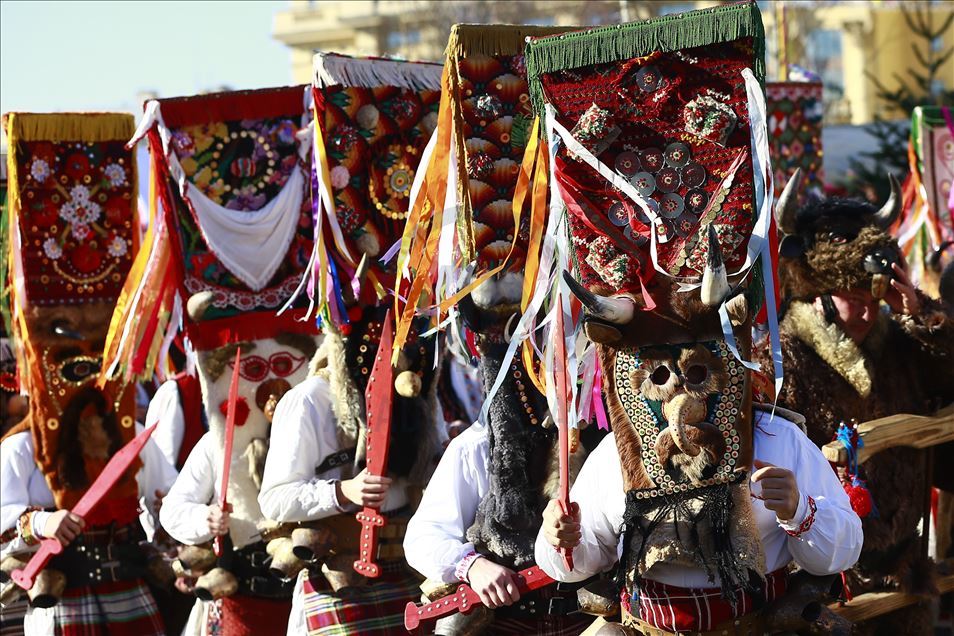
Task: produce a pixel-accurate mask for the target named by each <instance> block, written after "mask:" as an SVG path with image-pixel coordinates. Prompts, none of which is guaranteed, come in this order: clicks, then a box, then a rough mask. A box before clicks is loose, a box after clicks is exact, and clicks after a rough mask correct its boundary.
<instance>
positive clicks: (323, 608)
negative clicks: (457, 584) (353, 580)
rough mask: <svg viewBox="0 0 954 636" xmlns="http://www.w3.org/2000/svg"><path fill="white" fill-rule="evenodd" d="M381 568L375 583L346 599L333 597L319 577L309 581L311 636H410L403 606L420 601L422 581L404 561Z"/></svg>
mask: <svg viewBox="0 0 954 636" xmlns="http://www.w3.org/2000/svg"><path fill="white" fill-rule="evenodd" d="M381 569H382V572H381V576H379V577H378V578H377V579H373V581H374V582H373V583H369V584H368V585H367V586H366V587H361V588H356V589H355V590H354V593H352V594H350V595H347V596H339V595H336V594H334V592H332V590H331V589H330V588H329V587H328V585H327V583H326V582H325V580H324V579H323V578H321V577H320V576H313V577H310V578H306V579H305V581H304V590H305V603H304V609H305V621H306V625H307V627H308V636H347V635H350V634H361V635H362V636H372V635H374V636H407V630H406V629H404V607H405V605H407V604H408V603H409V602H417V601H418V600H419V599H420V596H421V590H420V588H419V587H418V586H419V585H420V578H419V577H417V576H416V575H415V574H413V573H412V572H411V570H410V568H409V567H408V566H407V564H405V563H404V562H394V564H393V565H392V564H383V567H382V568H381Z"/></svg>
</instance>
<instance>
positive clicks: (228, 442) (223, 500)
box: [212, 347, 242, 557]
mask: <svg viewBox="0 0 954 636" xmlns="http://www.w3.org/2000/svg"><path fill="white" fill-rule="evenodd" d="M241 361H242V348H241V347H239V348H238V349H236V350H235V364H234V365H233V366H232V381H231V384H229V401H228V406H227V409H228V410H227V412H226V414H225V459H223V460H222V486H221V488H220V489H219V500H220V501H219V503H220V505H221V506H222V511H223V512H225V511H226V510H228V506H229V502H228V492H229V473H230V472H231V468H232V440H234V439H235V407H236V406H237V405H238V379H239V365H240V363H241ZM228 536H229V534H226V535H225V537H228ZM224 541H225V538H224V537H223V535H219V536H217V537H215V539H214V540H213V541H212V551H213V552H215V556H217V557H220V556H222V552H223V545H224Z"/></svg>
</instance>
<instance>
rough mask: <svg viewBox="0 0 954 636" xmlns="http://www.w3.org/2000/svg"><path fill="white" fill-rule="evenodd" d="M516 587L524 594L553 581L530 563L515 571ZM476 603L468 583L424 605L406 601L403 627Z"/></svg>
mask: <svg viewBox="0 0 954 636" xmlns="http://www.w3.org/2000/svg"><path fill="white" fill-rule="evenodd" d="M516 576H517V589H518V590H519V591H520V594H526V593H527V592H531V591H533V590H537V589H540V588H541V587H546V586H547V585H550V584H551V583H555V582H556V581H554V580H553V579H551V578H550V577H549V576H547V574H546V572H544V571H543V570H541V569H540V568H539V567H537V566H535V565H532V566H530V567H528V568H527V569H525V570H520V571H519V572H517V573H516ZM477 605H483V603H481V601H480V596H478V595H477V592H475V591H474V590H473V589H472V588H471V587H470V586H469V585H467V584H466V583H464V584H463V585H461V586H460V587H458V588H457V591H456V592H454V593H453V594H448V595H447V596H445V597H444V598H439V599H437V600H436V601H432V602H430V603H425V604H424V605H415V604H414V603H408V604H407V605H406V606H405V607H404V629H406V630H408V631H411V630H412V629H416V628H417V626H418V625H420V624H421V622H423V621H433V620H437V619H438V618H443V617H444V616H448V615H450V614H456V613H457V612H460V613H461V614H466V613H468V612H469V611H470V610H472V609H474V607H476V606H477Z"/></svg>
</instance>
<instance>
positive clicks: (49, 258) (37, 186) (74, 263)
mask: <svg viewBox="0 0 954 636" xmlns="http://www.w3.org/2000/svg"><path fill="white" fill-rule="evenodd" d="M21 146H22V147H21V151H20V152H18V153H17V164H18V174H19V175H20V177H19V179H20V183H19V187H20V193H21V194H20V196H21V201H22V208H21V216H20V223H21V225H20V229H21V232H22V234H23V239H24V240H23V244H24V259H25V262H24V271H25V272H26V283H27V284H26V287H27V296H28V297H29V298H30V301H31V302H35V303H38V304H44V303H62V302H69V303H75V302H82V301H83V300H92V299H112V298H115V296H116V294H118V293H119V289H120V288H121V286H122V282H123V280H124V278H125V276H126V272H127V271H128V269H129V266H130V265H131V262H132V259H131V255H130V254H129V253H128V252H129V245H130V244H131V238H132V233H133V231H135V230H137V229H138V228H134V225H133V219H134V211H135V202H134V199H133V190H132V178H131V172H130V171H131V166H132V165H133V164H132V155H131V153H130V152H129V151H127V150H126V149H125V148H124V146H123V142H122V141H118V140H117V141H113V142H97V143H81V142H63V143H53V142H48V141H42V142H26V141H21ZM113 240H120V241H122V242H123V246H124V249H123V251H122V252H121V253H120V252H118V251H116V250H115V249H111V242H112V241H113ZM127 240H129V241H130V242H129V243H127Z"/></svg>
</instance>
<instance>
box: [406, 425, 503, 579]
mask: <svg viewBox="0 0 954 636" xmlns="http://www.w3.org/2000/svg"><path fill="white" fill-rule="evenodd" d="M489 446H490V444H489V441H488V439H487V429H486V428H485V427H484V426H483V425H482V424H479V423H477V424H474V425H473V426H471V427H470V428H468V429H467V430H466V431H464V432H463V433H461V434H460V435H458V436H457V437H455V438H454V439H452V440H451V443H450V445H448V447H447V450H446V451H444V455H443V456H442V457H441V461H440V463H439V464H438V465H437V469H436V470H435V471H434V475H433V476H432V477H431V480H430V482H429V483H428V484H427V488H426V489H425V490H424V497H423V498H422V499H421V503H420V505H419V506H418V508H417V512H415V513H414V516H413V517H411V520H410V521H409V522H408V525H407V533H406V534H405V535H404V556H405V558H406V559H407V562H408V564H409V565H410V566H411V567H412V568H414V569H415V570H417V571H418V572H420V573H421V574H423V575H424V576H426V577H427V578H429V579H432V580H437V581H442V582H444V583H452V582H454V581H456V580H457V577H456V576H455V569H456V567H457V564H458V563H459V562H460V561H461V560H462V559H463V558H464V557H465V556H467V555H469V554H471V553H472V552H474V544H473V543H471V542H469V541H467V539H466V534H467V529H468V528H470V526H472V525H473V523H474V519H475V518H476V516H477V506H478V504H479V503H480V501H481V499H483V498H484V495H486V494H487V491H488V490H489V489H490V478H489V476H488V474H487V465H488V461H489V452H490V448H489Z"/></svg>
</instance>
